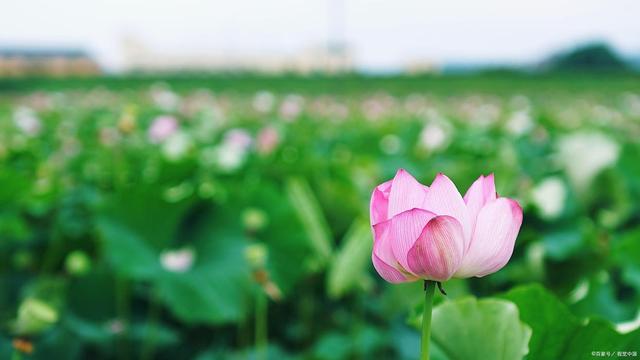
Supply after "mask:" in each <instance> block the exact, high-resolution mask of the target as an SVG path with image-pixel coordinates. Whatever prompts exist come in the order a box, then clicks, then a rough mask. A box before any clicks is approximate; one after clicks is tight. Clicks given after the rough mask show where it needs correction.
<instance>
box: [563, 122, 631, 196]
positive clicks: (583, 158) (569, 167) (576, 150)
mask: <svg viewBox="0 0 640 360" xmlns="http://www.w3.org/2000/svg"><path fill="white" fill-rule="evenodd" d="M558 151H559V154H558V155H559V161H560V163H561V165H563V166H564V168H565V170H566V172H567V174H568V175H569V179H571V182H572V183H573V185H574V186H575V187H576V189H578V190H579V191H582V190H584V189H585V188H586V187H587V186H589V184H590V183H591V181H592V180H593V178H594V177H595V176H596V175H598V173H600V171H602V170H603V169H605V168H607V167H609V166H611V165H613V164H615V162H616V161H617V160H618V156H619V154H620V145H618V143H616V142H615V141H613V140H612V139H611V138H609V137H608V136H606V135H604V134H601V133H596V132H593V133H588V132H579V133H574V134H571V135H567V136H565V137H563V138H562V139H560V142H559V146H558Z"/></svg>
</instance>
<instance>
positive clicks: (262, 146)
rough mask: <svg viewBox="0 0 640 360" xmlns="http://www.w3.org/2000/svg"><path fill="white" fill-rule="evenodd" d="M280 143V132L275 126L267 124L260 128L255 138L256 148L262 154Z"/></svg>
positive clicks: (269, 152) (266, 153) (267, 152)
mask: <svg viewBox="0 0 640 360" xmlns="http://www.w3.org/2000/svg"><path fill="white" fill-rule="evenodd" d="M278 144H280V133H278V130H276V129H275V128H273V127H271V126H268V127H265V128H263V129H262V130H260V132H259V133H258V136H257V139H256V148H257V149H258V152H259V153H260V154H263V155H268V154H271V153H272V152H273V150H275V149H276V147H278Z"/></svg>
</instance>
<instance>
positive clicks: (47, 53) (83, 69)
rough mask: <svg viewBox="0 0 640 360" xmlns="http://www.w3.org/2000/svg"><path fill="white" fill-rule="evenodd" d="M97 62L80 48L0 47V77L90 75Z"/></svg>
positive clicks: (96, 71) (97, 70)
mask: <svg viewBox="0 0 640 360" xmlns="http://www.w3.org/2000/svg"><path fill="white" fill-rule="evenodd" d="M100 73H101V71H100V66H99V65H98V63H97V62H96V61H95V60H94V59H93V58H92V57H91V56H89V55H88V54H87V53H86V52H85V51H83V50H80V49H55V48H54V49H21V48H0V77H16V76H56V77H58V76H59V77H67V76H90V75H97V74H100Z"/></svg>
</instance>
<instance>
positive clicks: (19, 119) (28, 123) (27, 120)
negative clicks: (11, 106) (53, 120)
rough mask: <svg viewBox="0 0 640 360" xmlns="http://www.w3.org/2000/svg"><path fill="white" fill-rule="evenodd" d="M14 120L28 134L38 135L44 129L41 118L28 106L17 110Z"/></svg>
mask: <svg viewBox="0 0 640 360" xmlns="http://www.w3.org/2000/svg"><path fill="white" fill-rule="evenodd" d="M13 122H14V124H15V125H16V126H17V127H18V129H20V130H21V131H22V132H23V133H24V134H25V135H27V136H31V137H33V136H38V135H39V134H40V132H41V131H42V123H41V122H40V119H39V118H38V116H37V115H36V113H35V111H33V110H31V109H30V108H27V107H19V108H17V109H16V110H15V112H14V113H13Z"/></svg>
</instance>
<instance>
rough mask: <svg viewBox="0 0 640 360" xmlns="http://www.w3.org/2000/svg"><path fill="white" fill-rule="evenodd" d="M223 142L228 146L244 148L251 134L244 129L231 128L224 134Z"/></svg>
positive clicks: (248, 142)
mask: <svg viewBox="0 0 640 360" xmlns="http://www.w3.org/2000/svg"><path fill="white" fill-rule="evenodd" d="M223 142H224V143H225V144H227V145H229V146H233V147H236V148H238V149H242V150H246V149H247V148H248V147H249V146H251V143H252V142H253V139H252V138H251V134H249V132H248V131H247V130H244V129H231V130H229V131H227V132H226V134H224V140H223Z"/></svg>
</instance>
